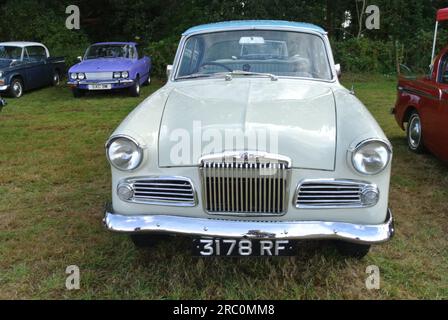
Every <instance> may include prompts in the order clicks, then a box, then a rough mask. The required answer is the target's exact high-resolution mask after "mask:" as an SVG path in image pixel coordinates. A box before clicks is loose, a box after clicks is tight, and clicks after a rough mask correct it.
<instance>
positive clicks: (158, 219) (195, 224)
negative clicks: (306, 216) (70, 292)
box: [103, 209, 395, 244]
mask: <svg viewBox="0 0 448 320" xmlns="http://www.w3.org/2000/svg"><path fill="white" fill-rule="evenodd" d="M103 223H104V225H105V227H106V228H107V229H108V230H110V231H114V232H121V233H159V234H175V235H182V236H193V237H209V238H235V239H241V238H246V239H287V240H295V239H336V240H344V241H349V242H354V243H365V244H375V243H382V242H385V241H387V240H389V239H390V238H392V236H393V235H394V232H395V228H394V220H393V217H392V213H391V211H390V210H388V214H387V218H386V221H385V222H384V223H383V224H379V225H363V224H352V223H345V222H325V221H288V222H272V221H270V222H257V221H235V220H216V219H203V218H191V217H179V216H168V215H120V214H115V213H114V212H112V210H111V209H106V212H105V216H104V219H103Z"/></svg>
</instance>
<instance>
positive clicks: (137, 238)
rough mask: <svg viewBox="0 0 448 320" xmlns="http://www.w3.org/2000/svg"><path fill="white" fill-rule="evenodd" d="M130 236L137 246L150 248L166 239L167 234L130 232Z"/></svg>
mask: <svg viewBox="0 0 448 320" xmlns="http://www.w3.org/2000/svg"><path fill="white" fill-rule="evenodd" d="M130 237H131V240H132V242H133V243H134V245H135V246H136V247H137V248H152V247H155V246H156V245H157V244H158V243H159V242H161V241H163V240H166V239H167V236H164V235H154V234H132V235H131V236H130Z"/></svg>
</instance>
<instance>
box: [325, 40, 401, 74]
mask: <svg viewBox="0 0 448 320" xmlns="http://www.w3.org/2000/svg"><path fill="white" fill-rule="evenodd" d="M333 50H334V55H335V60H336V62H337V63H340V64H341V65H342V69H343V70H344V71H349V72H374V73H379V72H380V73H389V72H392V71H393V70H394V54H393V51H394V50H393V43H391V42H382V41H375V40H370V39H367V38H360V39H356V38H352V39H348V40H345V41H337V42H333Z"/></svg>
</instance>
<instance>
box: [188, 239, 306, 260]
mask: <svg viewBox="0 0 448 320" xmlns="http://www.w3.org/2000/svg"><path fill="white" fill-rule="evenodd" d="M296 249H297V248H296V244H295V243H294V242H293V241H289V240H249V239H194V240H193V255H194V256H200V257H275V256H295V255H296Z"/></svg>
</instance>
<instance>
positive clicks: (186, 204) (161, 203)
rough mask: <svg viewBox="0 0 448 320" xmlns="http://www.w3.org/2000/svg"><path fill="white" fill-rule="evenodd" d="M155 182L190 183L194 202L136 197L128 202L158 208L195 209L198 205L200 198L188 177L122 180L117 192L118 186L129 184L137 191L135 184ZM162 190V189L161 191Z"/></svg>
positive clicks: (149, 177) (148, 177)
mask: <svg viewBox="0 0 448 320" xmlns="http://www.w3.org/2000/svg"><path fill="white" fill-rule="evenodd" d="M155 180H164V181H167V180H173V181H185V182H188V183H189V184H190V186H191V188H190V189H191V196H193V200H192V201H191V200H188V199H183V198H173V199H178V200H176V201H170V200H163V199H158V200H145V199H139V197H136V196H135V195H134V197H133V198H132V199H130V200H128V201H126V202H129V203H139V204H149V205H157V206H170V207H195V206H197V205H198V197H197V193H196V189H195V187H194V184H193V181H192V180H191V179H189V178H186V177H178V176H145V177H133V178H128V179H124V180H121V181H120V182H119V183H118V185H117V188H116V190H118V186H119V185H121V184H128V185H130V186H131V187H132V189H134V190H135V188H136V187H135V184H140V182H141V181H155ZM163 185H164V186H167V185H166V184H163ZM159 190H160V189H159ZM185 191H189V190H185ZM154 193H161V194H170V195H173V196H175V195H176V193H172V192H171V193H169V192H154ZM185 196H190V194H185ZM153 198H157V197H153ZM182 199H183V200H184V202H181V201H180V200H182ZM121 201H123V200H121Z"/></svg>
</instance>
